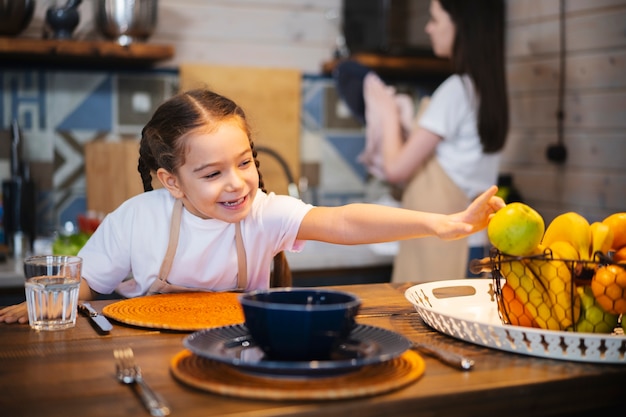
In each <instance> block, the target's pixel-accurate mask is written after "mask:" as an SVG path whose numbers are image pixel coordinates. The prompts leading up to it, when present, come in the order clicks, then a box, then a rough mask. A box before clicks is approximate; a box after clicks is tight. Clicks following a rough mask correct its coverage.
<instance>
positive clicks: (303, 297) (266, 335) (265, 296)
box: [239, 288, 361, 361]
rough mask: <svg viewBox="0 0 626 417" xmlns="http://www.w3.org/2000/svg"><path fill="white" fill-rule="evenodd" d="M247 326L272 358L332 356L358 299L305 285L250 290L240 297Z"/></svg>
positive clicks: (352, 320) (349, 328)
mask: <svg viewBox="0 0 626 417" xmlns="http://www.w3.org/2000/svg"><path fill="white" fill-rule="evenodd" d="M239 301H240V303H241V305H242V307H243V313H244V316H245V320H246V327H247V328H248V331H249V332H250V336H252V339H254V342H255V343H256V344H257V345H258V346H259V347H260V348H261V349H262V350H263V352H264V353H265V355H266V356H267V357H268V358H271V359H272V360H291V361H311V360H325V359H329V358H330V357H331V354H332V352H333V350H334V349H335V348H336V347H337V346H338V345H339V344H340V343H341V342H342V341H343V340H345V339H346V338H347V337H348V335H349V334H350V332H351V331H352V329H353V328H354V326H355V324H356V321H355V316H356V314H357V312H358V311H359V308H360V306H361V300H360V299H359V298H358V297H357V296H355V295H352V294H350V293H347V292H342V291H333V290H319V289H304V288H275V289H269V290H259V291H253V292H250V293H247V294H243V295H241V296H240V297H239Z"/></svg>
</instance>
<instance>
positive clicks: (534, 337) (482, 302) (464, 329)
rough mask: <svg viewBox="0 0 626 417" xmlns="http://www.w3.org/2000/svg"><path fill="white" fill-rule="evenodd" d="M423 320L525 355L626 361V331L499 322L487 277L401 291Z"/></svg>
mask: <svg viewBox="0 0 626 417" xmlns="http://www.w3.org/2000/svg"><path fill="white" fill-rule="evenodd" d="M404 295H405V297H406V298H407V300H409V301H410V302H411V304H413V306H415V309H416V310H417V312H418V313H419V314H420V316H421V317H422V319H423V320H424V321H425V322H426V324H427V325H429V326H430V327H432V328H434V329H435V330H437V331H440V332H442V333H444V334H447V335H449V336H453V337H456V338H458V339H461V340H464V341H466V342H471V343H475V344H478V345H482V346H486V347H489V348H493V349H499V350H504V351H507V352H513V353H519V354H523V355H530V356H539V357H543V358H550V359H560V360H568V361H579V362H596V363H613V364H625V365H626V336H624V335H623V334H621V335H620V334H595V333H574V332H565V331H552V330H543V329H535V328H530V327H521V326H512V325H507V324H503V323H502V320H501V319H500V316H499V315H498V307H497V303H496V295H495V292H494V282H493V280H491V279H484V278H479V279H461V280H449V281H435V282H429V283H425V284H418V285H414V286H412V287H410V288H409V289H407V290H406V291H405V293H404Z"/></svg>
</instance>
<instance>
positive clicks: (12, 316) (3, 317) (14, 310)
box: [0, 302, 28, 324]
mask: <svg viewBox="0 0 626 417" xmlns="http://www.w3.org/2000/svg"><path fill="white" fill-rule="evenodd" d="M3 322H4V323H20V324H25V323H28V310H27V308H26V302H23V303H21V304H16V305H13V306H9V307H4V308H2V309H0V323H3Z"/></svg>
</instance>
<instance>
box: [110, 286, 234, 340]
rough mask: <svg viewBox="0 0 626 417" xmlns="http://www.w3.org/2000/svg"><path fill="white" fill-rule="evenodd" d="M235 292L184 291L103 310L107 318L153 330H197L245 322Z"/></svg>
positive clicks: (116, 305)
mask: <svg viewBox="0 0 626 417" xmlns="http://www.w3.org/2000/svg"><path fill="white" fill-rule="evenodd" d="M239 295H241V293H236V292H183V293H173V294H158V295H149V296H145V297H137V298H129V299H127V300H122V301H118V302H116V303H113V304H109V305H108V306H106V307H104V308H103V309H102V314H104V315H105V316H107V317H108V318H110V319H113V320H116V321H119V322H121V323H125V324H130V325H133V326H140V327H148V328H153V329H170V330H181V331H196V330H202V329H207V328H210V327H221V326H228V325H231V324H239V323H243V322H244V321H245V319H244V316H243V310H242V308H241V304H239V300H238V296H239Z"/></svg>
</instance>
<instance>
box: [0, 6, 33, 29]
mask: <svg viewBox="0 0 626 417" xmlns="http://www.w3.org/2000/svg"><path fill="white" fill-rule="evenodd" d="M35 3H36V1H35V0H0V36H3V35H7V36H16V35H19V34H20V33H21V32H22V31H23V30H24V29H26V27H27V26H28V25H29V23H30V22H31V20H32V19H33V12H34V11H35Z"/></svg>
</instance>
